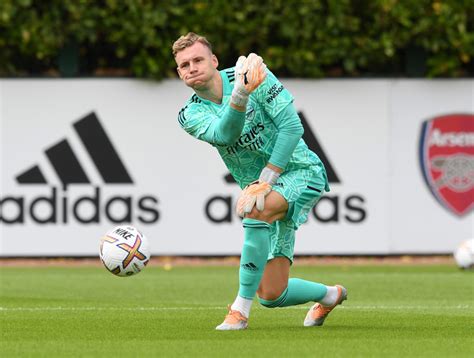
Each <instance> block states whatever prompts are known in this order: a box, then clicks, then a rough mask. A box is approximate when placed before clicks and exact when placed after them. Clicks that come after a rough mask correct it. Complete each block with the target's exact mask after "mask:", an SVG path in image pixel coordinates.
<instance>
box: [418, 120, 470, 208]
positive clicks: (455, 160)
mask: <svg viewBox="0 0 474 358" xmlns="http://www.w3.org/2000/svg"><path fill="white" fill-rule="evenodd" d="M420 164H421V169H422V172H423V176H424V178H425V181H426V183H427V185H428V187H429V189H430V191H431V193H432V194H433V195H434V197H435V198H436V199H437V201H438V202H439V203H440V204H441V205H442V206H444V207H445V208H446V209H448V210H449V211H451V212H452V213H454V214H456V215H458V216H462V215H464V214H466V213H468V212H469V211H470V210H471V209H472V208H474V115H472V114H450V115H444V116H439V117H436V118H433V119H430V120H427V121H425V122H424V123H423V127H422V131H421V140H420Z"/></svg>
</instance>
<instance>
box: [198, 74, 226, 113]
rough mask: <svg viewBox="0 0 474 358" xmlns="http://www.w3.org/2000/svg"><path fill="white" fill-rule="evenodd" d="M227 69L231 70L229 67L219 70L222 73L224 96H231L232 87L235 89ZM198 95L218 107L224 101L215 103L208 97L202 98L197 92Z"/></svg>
mask: <svg viewBox="0 0 474 358" xmlns="http://www.w3.org/2000/svg"><path fill="white" fill-rule="evenodd" d="M226 70H229V69H228V68H227V69H225V70H222V71H219V74H220V75H221V79H222V96H223V97H224V96H230V95H231V94H232V89H233V86H232V85H231V84H230V82H229V78H228V77H227V75H226V73H225V71H226ZM196 96H197V97H198V98H199V99H200V100H201V101H203V102H204V103H206V104H212V105H214V106H218V107H220V106H222V103H221V104H217V103H214V102H212V101H209V100H208V99H204V98H201V97H199V96H198V95H197V94H196Z"/></svg>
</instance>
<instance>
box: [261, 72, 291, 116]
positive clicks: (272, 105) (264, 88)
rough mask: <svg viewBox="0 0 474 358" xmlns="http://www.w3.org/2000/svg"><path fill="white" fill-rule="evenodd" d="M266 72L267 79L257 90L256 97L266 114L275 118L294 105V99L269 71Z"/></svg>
mask: <svg viewBox="0 0 474 358" xmlns="http://www.w3.org/2000/svg"><path fill="white" fill-rule="evenodd" d="M266 71H267V77H266V78H265V81H263V83H262V84H261V85H260V86H259V87H258V88H257V89H256V91H255V92H256V93H255V95H256V96H257V101H258V102H259V103H261V104H263V107H264V109H265V112H266V113H267V114H268V115H269V116H270V117H271V118H275V117H276V116H277V115H278V114H279V113H280V112H281V111H282V110H283V109H284V108H285V107H286V106H288V104H290V103H293V99H294V98H293V96H292V95H291V93H290V92H289V91H288V90H287V89H286V88H285V87H284V86H283V84H282V83H281V82H280V81H279V80H278V78H276V77H275V75H274V74H273V73H272V72H271V71H270V70H269V69H267V70H266Z"/></svg>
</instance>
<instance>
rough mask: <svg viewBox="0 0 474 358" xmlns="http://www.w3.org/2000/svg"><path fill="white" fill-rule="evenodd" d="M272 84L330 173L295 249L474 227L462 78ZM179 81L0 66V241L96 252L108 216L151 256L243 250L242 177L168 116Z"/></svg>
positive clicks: (352, 245) (379, 250) (434, 236)
mask: <svg viewBox="0 0 474 358" xmlns="http://www.w3.org/2000/svg"><path fill="white" fill-rule="evenodd" d="M283 83H284V84H285V86H286V87H287V88H288V89H289V90H290V91H291V92H292V93H293V95H294V96H295V99H296V100H295V106H296V108H297V109H298V111H299V113H300V117H301V119H302V121H303V125H304V127H305V134H304V139H305V141H306V143H307V144H308V146H309V147H310V148H311V149H313V150H314V151H315V152H317V154H318V155H320V157H321V158H322V159H323V161H324V162H325V164H326V167H327V169H328V173H329V179H330V184H331V192H329V193H328V194H326V196H325V197H324V198H323V199H322V200H321V201H320V202H319V203H318V204H317V206H316V207H315V208H314V209H313V211H312V213H311V214H310V216H309V220H308V223H306V224H304V225H303V226H302V227H301V228H300V230H299V231H298V232H297V241H296V248H295V252H296V254H301V255H313V254H317V255H323V254H345V255H357V254H397V253H419V254H432V253H449V252H451V251H452V250H453V249H454V247H455V246H456V245H457V244H458V243H459V242H460V241H462V240H465V239H467V238H469V237H471V236H473V221H474V217H473V210H472V209H473V205H474V204H473V202H474V175H473V170H474V169H472V166H473V164H472V163H473V158H474V152H473V150H474V141H473V140H472V138H473V135H474V134H473V133H474V128H473V123H474V117H473V116H474V103H473V102H474V101H473V88H474V81H470V80H459V81H454V80H453V81H447V80H442V81H421V80H419V81H418V80H417V81H409V80H398V81H396V80H336V81H330V80H323V81H309V80H283ZM190 94H191V92H190V90H189V89H187V88H186V87H185V86H184V85H183V84H182V83H181V82H180V81H178V80H168V81H163V82H159V83H154V82H145V81H138V80H131V79H112V80H111V79H109V80H99V79H81V80H64V79H60V80H59V79H58V80H0V140H1V145H0V158H1V167H0V169H1V173H0V183H1V191H0V255H1V256H63V255H65V256H95V255H97V254H98V247H99V239H100V238H101V236H102V235H103V234H104V233H105V232H106V231H108V230H109V229H111V228H112V227H114V226H115V225H118V223H131V224H133V225H135V226H137V227H138V228H139V229H140V230H141V231H142V232H143V233H144V234H145V235H146V236H147V237H148V239H149V240H150V245H151V249H152V254H153V255H236V254H239V253H240V250H241V245H242V233H243V231H242V228H241V223H240V219H239V218H238V217H237V216H236V214H235V212H234V206H235V203H236V199H237V196H238V194H239V191H240V190H239V188H238V187H237V185H236V184H235V183H234V182H233V181H232V180H231V178H230V177H229V175H228V174H229V172H228V171H227V169H226V168H225V166H224V164H223V163H222V161H221V159H220V158H219V156H218V154H217V151H216V150H215V149H214V148H212V147H211V146H210V145H208V144H207V143H204V142H200V141H197V140H196V139H194V138H192V137H191V136H189V135H188V134H187V133H185V132H184V131H183V130H182V129H181V127H180V126H179V124H178V121H177V114H178V112H179V110H180V108H181V107H182V105H183V104H184V102H185V101H186V99H187V98H188V97H189V95H190ZM453 123H454V124H453ZM468 167H469V168H471V169H470V170H468V169H466V168H468Z"/></svg>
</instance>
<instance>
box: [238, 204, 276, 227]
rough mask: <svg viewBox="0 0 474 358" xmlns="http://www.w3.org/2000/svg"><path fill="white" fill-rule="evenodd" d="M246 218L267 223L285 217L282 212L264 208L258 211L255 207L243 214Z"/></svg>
mask: <svg viewBox="0 0 474 358" xmlns="http://www.w3.org/2000/svg"><path fill="white" fill-rule="evenodd" d="M245 217H246V218H249V219H254V220H260V221H264V222H266V223H268V224H273V223H274V222H275V221H277V220H281V219H283V218H284V217H285V213H284V212H275V211H274V210H269V209H264V210H263V211H259V210H258V209H257V208H256V207H254V208H253V209H252V211H251V212H250V213H248V214H247V215H245Z"/></svg>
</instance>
